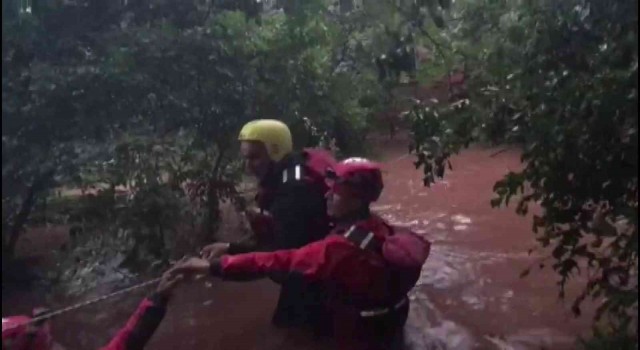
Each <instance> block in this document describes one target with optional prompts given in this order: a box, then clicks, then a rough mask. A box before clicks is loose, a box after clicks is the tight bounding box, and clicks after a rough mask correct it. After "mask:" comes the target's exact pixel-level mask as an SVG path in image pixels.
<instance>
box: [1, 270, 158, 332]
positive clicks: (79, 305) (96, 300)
mask: <svg viewBox="0 0 640 350" xmlns="http://www.w3.org/2000/svg"><path fill="white" fill-rule="evenodd" d="M161 279H162V277H158V278H154V279H152V280H149V281H146V282H142V283H139V284H136V285H133V286H131V287H128V288H124V289H121V290H118V291H115V292H113V293H110V294H107V295H103V296H100V297H97V298H94V299H89V300H87V301H83V302H81V303H77V304H74V305H71V306H68V307H65V308H63V309H59V310H55V311H51V312H48V313H46V314H43V315H40V316H37V317H34V318H32V319H30V320H29V321H26V322H22V323H20V324H17V325H14V326H13V327H9V329H13V328H17V327H21V326H25V325H29V324H33V323H37V322H40V321H43V320H46V319H49V318H52V317H55V316H58V315H61V314H63V313H66V312H69V311H73V310H76V309H80V308H82V307H85V306H88V305H91V304H95V303H99V302H101V301H104V300H106V299H110V298H112V297H114V296H117V295H121V294H125V293H128V292H131V291H133V290H136V289H140V288H143V287H146V286H148V285H150V284H154V283H156V282H158V281H160V280H161Z"/></svg>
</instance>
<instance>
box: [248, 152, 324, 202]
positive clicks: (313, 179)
mask: <svg viewBox="0 0 640 350" xmlns="http://www.w3.org/2000/svg"><path fill="white" fill-rule="evenodd" d="M335 163H336V161H335V159H334V158H333V156H332V155H331V153H329V152H328V151H326V150H323V149H320V148H305V149H304V150H302V152H300V153H299V154H295V155H292V156H291V158H290V160H289V161H287V163H286V166H284V167H282V168H281V170H279V172H278V173H276V174H275V177H276V178H275V179H274V180H273V181H272V180H269V185H261V186H259V188H258V193H257V194H256V197H255V199H256V202H257V203H258V206H259V207H260V209H263V210H268V208H269V207H270V204H271V202H272V201H273V199H274V197H275V196H276V195H277V192H278V188H279V187H281V186H282V185H289V184H294V183H299V182H304V183H307V184H310V185H312V186H313V187H314V188H317V189H318V191H320V192H321V193H322V194H323V195H324V193H326V192H327V191H328V189H329V188H328V187H327V184H326V182H325V174H326V171H327V169H329V168H330V167H331V166H333V165H334V164H335Z"/></svg>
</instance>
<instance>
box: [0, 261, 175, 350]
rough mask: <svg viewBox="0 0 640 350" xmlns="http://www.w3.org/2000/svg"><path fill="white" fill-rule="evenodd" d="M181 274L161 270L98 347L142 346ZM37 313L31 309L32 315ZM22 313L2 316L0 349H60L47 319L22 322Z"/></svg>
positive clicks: (106, 349) (114, 349)
mask: <svg viewBox="0 0 640 350" xmlns="http://www.w3.org/2000/svg"><path fill="white" fill-rule="evenodd" d="M181 279H182V276H181V275H175V274H171V273H168V272H167V273H165V274H164V275H163V278H162V280H161V281H160V283H159V284H158V287H157V288H156V291H155V292H154V293H153V294H152V295H150V296H149V297H147V298H145V299H144V300H142V302H141V303H140V305H139V306H138V309H137V310H136V311H135V312H134V313H133V315H132V316H131V317H130V318H129V320H128V321H127V323H126V325H125V326H124V327H123V328H122V329H121V330H120V331H118V333H117V334H116V335H115V337H113V339H112V340H111V341H110V342H109V344H108V345H106V346H104V347H102V348H101V350H141V349H143V348H144V347H145V345H146V344H147V342H148V341H149V339H150V338H151V336H152V335H153V333H154V332H155V330H156V329H157V328H158V326H159V325H160V322H161V321H162V319H163V318H164V315H165V312H166V307H167V303H168V302H169V299H170V297H171V295H172V293H173V290H174V288H175V287H176V285H177V284H178V282H179V281H180V280H181ZM37 316H38V315H37V314H36V313H34V317H37ZM29 320H30V318H29V317H26V316H12V317H9V318H6V319H5V318H3V319H2V349H3V350H5V349H7V350H58V349H60V350H62V349H63V348H62V347H60V345H58V344H55V343H54V341H53V338H52V336H51V332H50V325H49V322H48V320H43V321H42V322H39V323H35V324H28V325H27V324H25V323H26V322H28V321H29Z"/></svg>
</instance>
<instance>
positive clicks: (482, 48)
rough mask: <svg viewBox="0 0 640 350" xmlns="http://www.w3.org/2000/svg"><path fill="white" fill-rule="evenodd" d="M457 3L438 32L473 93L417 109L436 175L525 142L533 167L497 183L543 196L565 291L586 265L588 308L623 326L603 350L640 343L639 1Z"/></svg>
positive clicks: (538, 221)
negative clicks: (455, 158) (449, 162)
mask: <svg viewBox="0 0 640 350" xmlns="http://www.w3.org/2000/svg"><path fill="white" fill-rule="evenodd" d="M454 13H455V16H456V17H458V18H460V19H461V20H459V21H456V22H454V23H452V25H451V28H449V30H448V31H445V32H443V33H442V35H440V36H439V37H438V39H439V40H440V42H441V43H442V49H443V50H444V51H445V52H447V53H448V54H449V55H450V56H451V57H453V60H454V62H455V61H457V62H458V63H462V62H464V63H466V65H467V67H468V71H467V72H466V74H467V75H468V76H469V81H468V85H469V94H470V97H469V99H468V100H462V101H458V102H457V103H454V104H452V105H441V106H438V107H432V106H431V107H429V106H418V107H416V109H415V110H414V113H413V117H414V125H415V130H414V131H415V134H414V136H415V141H416V147H415V151H417V154H418V158H419V159H418V162H417V166H420V167H422V168H423V169H424V171H425V183H427V184H429V183H432V182H433V181H434V180H435V178H437V177H438V176H442V175H443V173H444V172H445V164H446V159H447V158H448V156H449V155H450V154H451V153H452V152H457V151H458V150H459V149H460V147H461V146H462V145H464V144H468V143H469V142H470V141H474V140H475V141H481V140H485V141H491V142H494V143H510V144H516V145H521V146H522V147H523V148H524V153H523V156H522V161H523V162H524V164H525V167H524V169H523V170H522V171H520V172H512V173H509V174H507V175H506V176H505V178H504V179H503V180H501V181H499V182H498V183H496V185H495V188H494V190H495V192H496V194H497V197H496V198H495V199H494V200H493V201H492V205H494V206H499V205H503V204H504V205H508V204H509V203H510V200H512V199H513V200H515V201H516V211H517V212H518V213H519V214H522V215H525V214H527V212H528V208H529V206H531V205H536V206H537V205H539V206H541V207H542V209H543V210H542V213H541V215H534V217H533V230H534V232H535V233H536V239H537V240H538V242H539V243H540V244H541V246H542V247H545V248H548V251H549V252H550V256H551V257H552V259H553V261H554V263H553V269H554V270H555V271H556V272H557V273H558V275H559V277H560V280H559V282H558V284H559V287H560V296H561V297H564V286H565V284H566V282H567V280H568V279H569V278H571V277H572V276H575V274H576V273H583V274H585V273H586V274H587V275H588V276H589V278H588V282H587V284H586V285H585V288H584V291H583V293H582V294H580V295H579V296H578V297H577V299H576V300H575V301H574V304H573V310H574V312H575V313H576V315H579V314H580V305H581V303H582V301H583V300H584V299H585V298H588V297H591V298H594V299H596V300H597V301H598V302H599V305H600V306H599V309H598V315H597V318H598V319H599V318H600V317H601V316H602V315H607V317H610V319H609V323H608V325H609V326H611V327H613V330H615V332H613V333H616V334H617V335H616V337H617V339H615V341H617V343H611V344H609V345H603V344H607V343H602V344H601V346H604V347H602V348H623V347H621V345H620V344H623V343H624V341H626V343H625V345H624V346H625V347H629V346H632V347H633V344H636V345H635V346H637V331H636V326H637V310H638V283H637V277H638V276H637V272H638V117H637V112H638V19H637V1H634V0H629V1H600V0H598V1H590V0H572V1H545V0H540V1H461V2H458V3H457V4H456V8H455V10H454ZM526 273H527V272H526V271H525V274H526ZM610 331H611V329H608V330H607V331H606V332H605V333H609V332H610ZM627 332H631V333H633V335H632V336H631V340H630V339H629V338H626V340H624V337H625V335H626V334H627ZM600 333H602V332H600ZM621 337H622V340H621V339H620V338H621ZM621 341H622V342H623V343H621ZM613 344H616V345H613Z"/></svg>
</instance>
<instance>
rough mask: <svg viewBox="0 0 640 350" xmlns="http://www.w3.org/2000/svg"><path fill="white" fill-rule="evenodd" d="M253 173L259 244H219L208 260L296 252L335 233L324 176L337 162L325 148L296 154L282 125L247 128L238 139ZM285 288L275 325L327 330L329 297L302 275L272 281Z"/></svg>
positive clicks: (266, 122) (207, 252) (258, 123)
mask: <svg viewBox="0 0 640 350" xmlns="http://www.w3.org/2000/svg"><path fill="white" fill-rule="evenodd" d="M238 140H239V141H240V153H241V156H242V158H243V159H244V162H245V170H246V172H247V173H248V174H250V175H253V176H255V177H256V178H257V179H258V182H259V183H258V194H257V196H256V202H257V205H258V208H259V211H258V212H251V211H249V212H247V218H248V219H249V223H250V225H251V227H252V229H253V231H254V233H255V235H256V236H257V238H258V240H257V241H258V243H259V244H255V243H253V242H236V243H214V244H212V245H209V246H207V247H205V248H203V250H202V255H203V256H205V257H206V258H214V257H219V256H221V255H222V254H239V253H248V252H253V251H257V250H263V251H265V250H266V251H271V250H277V249H293V248H299V247H302V246H304V245H305V244H308V243H311V242H314V241H317V240H320V239H322V238H324V237H325V236H326V235H327V234H328V233H329V229H330V227H329V218H328V216H327V211H326V203H325V200H324V194H325V193H326V191H327V187H326V184H325V181H324V172H325V170H326V169H327V167H329V166H331V165H333V163H334V162H335V161H334V159H333V157H332V156H331V155H330V154H329V153H328V152H326V151H324V150H320V149H305V150H303V151H302V152H300V153H294V152H293V141H292V137H291V132H290V130H289V128H288V127H287V125H286V124H284V123H282V122H281V121H278V120H271V119H261V120H254V121H252V122H249V123H247V124H246V125H245V126H244V127H243V128H242V130H241V131H240V134H239V136H238ZM270 277H272V279H273V280H274V281H276V282H278V283H280V284H281V290H280V296H279V299H278V304H277V306H276V309H275V312H274V315H273V318H272V323H273V324H274V325H276V326H280V327H294V326H311V327H313V328H314V329H315V330H316V331H317V332H319V334H323V333H324V332H325V331H326V329H323V328H326V327H325V326H326V325H325V322H324V318H323V308H322V305H323V304H324V301H325V293H324V291H323V290H322V288H320V287H319V286H318V285H317V284H316V283H310V282H309V281H305V280H304V279H302V278H300V277H299V276H289V277H287V278H285V279H282V278H277V276H270Z"/></svg>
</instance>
